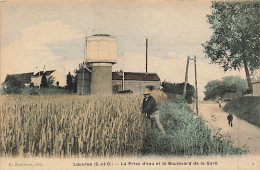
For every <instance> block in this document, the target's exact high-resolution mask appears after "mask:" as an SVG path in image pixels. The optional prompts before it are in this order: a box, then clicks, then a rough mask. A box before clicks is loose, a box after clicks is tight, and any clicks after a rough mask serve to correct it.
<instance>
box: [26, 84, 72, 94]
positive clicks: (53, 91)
mask: <svg viewBox="0 0 260 170" xmlns="http://www.w3.org/2000/svg"><path fill="white" fill-rule="evenodd" d="M22 94H71V93H70V92H69V91H67V90H65V89H64V88H62V87H55V86H52V87H48V88H40V89H39V88H38V87H27V88H23V89H22Z"/></svg>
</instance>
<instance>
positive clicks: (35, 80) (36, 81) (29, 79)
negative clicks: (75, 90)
mask: <svg viewBox="0 0 260 170" xmlns="http://www.w3.org/2000/svg"><path fill="white" fill-rule="evenodd" d="M43 73H45V74H46V78H47V80H48V79H50V78H51V77H52V78H53V83H52V84H53V85H54V86H65V85H66V78H65V77H64V76H63V75H61V74H60V73H59V72H58V71H56V70H48V71H40V72H36V73H33V72H29V73H21V74H9V75H12V76H15V77H16V78H17V80H18V81H20V82H22V83H23V84H24V86H25V87H28V86H29V85H30V84H33V85H34V86H39V85H40V84H41V79H42V75H43ZM5 85H6V81H4V82H3V83H2V87H4V86H5Z"/></svg>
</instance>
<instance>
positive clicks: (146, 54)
mask: <svg viewBox="0 0 260 170" xmlns="http://www.w3.org/2000/svg"><path fill="white" fill-rule="evenodd" d="M145 56H146V60H145V61H146V63H145V72H146V73H147V63H148V61H147V60H148V39H147V38H146V53H145Z"/></svg>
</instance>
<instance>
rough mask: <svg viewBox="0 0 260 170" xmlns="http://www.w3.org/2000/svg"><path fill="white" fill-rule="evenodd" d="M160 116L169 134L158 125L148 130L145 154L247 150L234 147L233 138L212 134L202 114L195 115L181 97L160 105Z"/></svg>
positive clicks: (224, 152)
mask: <svg viewBox="0 0 260 170" xmlns="http://www.w3.org/2000/svg"><path fill="white" fill-rule="evenodd" d="M159 111H160V119H161V123H162V126H163V127H164V129H165V131H166V136H163V135H162V134H160V132H159V130H157V128H156V126H154V127H153V128H152V129H151V130H150V131H148V133H147V136H146V137H145V140H144V145H143V148H142V149H141V152H142V154H144V155H163V156H167V155H178V156H196V155H197V156H199V155H239V154H243V153H246V152H245V151H243V150H241V149H239V148H236V147H233V146H232V144H231V141H224V140H223V139H222V138H221V137H218V136H217V135H212V134H211V131H210V130H209V129H208V128H207V127H206V125H205V122H204V120H203V119H202V117H195V116H194V113H193V112H192V111H191V110H190V109H189V107H188V106H187V103H186V102H185V100H184V99H183V98H182V97H178V98H177V102H176V103H165V104H162V105H160V106H159Z"/></svg>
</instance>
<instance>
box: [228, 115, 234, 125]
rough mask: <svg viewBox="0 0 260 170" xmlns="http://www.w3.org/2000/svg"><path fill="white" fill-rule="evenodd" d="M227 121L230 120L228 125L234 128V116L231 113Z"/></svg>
mask: <svg viewBox="0 0 260 170" xmlns="http://www.w3.org/2000/svg"><path fill="white" fill-rule="evenodd" d="M227 120H228V125H229V126H231V127H232V120H233V116H232V114H231V113H229V114H228V116H227Z"/></svg>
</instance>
